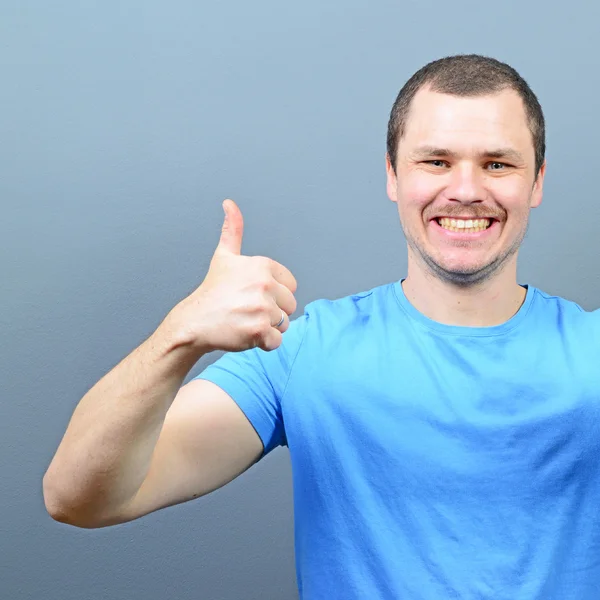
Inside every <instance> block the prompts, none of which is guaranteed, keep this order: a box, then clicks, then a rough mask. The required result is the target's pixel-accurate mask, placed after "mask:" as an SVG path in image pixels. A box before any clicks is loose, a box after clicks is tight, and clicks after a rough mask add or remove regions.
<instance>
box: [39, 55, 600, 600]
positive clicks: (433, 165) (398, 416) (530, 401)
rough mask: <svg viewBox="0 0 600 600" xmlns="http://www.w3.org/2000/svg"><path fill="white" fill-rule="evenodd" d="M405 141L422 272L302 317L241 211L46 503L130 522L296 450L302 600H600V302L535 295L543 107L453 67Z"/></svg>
mask: <svg viewBox="0 0 600 600" xmlns="http://www.w3.org/2000/svg"><path fill="white" fill-rule="evenodd" d="M387 141H388V153H387V191H388V195H389V197H390V199H391V200H392V201H393V202H395V203H396V204H397V207H398V213H399V216H400V222H401V224H402V228H403V230H404V233H405V237H406V240H407V243H408V272H407V276H406V277H405V278H403V279H401V280H398V281H394V282H392V283H389V284H386V285H381V286H378V287H376V288H373V289H371V290H368V291H365V292H361V293H357V294H354V295H351V296H347V297H345V298H340V299H337V300H335V301H330V300H322V299H321V300H315V301H314V302H311V303H310V304H308V305H307V306H306V307H305V310H304V314H303V315H302V316H300V317H299V318H297V319H295V320H293V321H292V322H289V321H288V315H290V314H292V313H293V312H294V311H295V309H296V304H295V300H294V296H293V293H294V292H295V290H296V281H295V279H294V277H293V275H292V274H291V273H290V272H289V271H288V270H287V269H286V268H285V267H283V265H280V264H279V263H276V262H275V261H272V260H270V259H268V258H266V257H246V256H242V255H241V244H242V233H243V220H242V215H241V212H240V210H239V208H238V207H237V205H236V204H235V203H233V202H232V201H227V202H225V203H224V208H225V212H226V219H225V223H224V225H223V230H222V234H221V239H220V242H219V245H218V247H217V249H216V251H215V254H214V256H213V259H212V261H211V265H210V269H209V272H208V274H207V275H206V277H205V279H204V281H203V282H202V284H201V285H200V287H199V288H198V289H197V290H195V291H194V292H193V293H192V294H191V295H190V296H189V297H187V298H185V299H184V300H183V301H182V302H180V303H179V304H178V305H177V306H176V307H174V308H173V309H172V311H171V312H170V313H169V314H168V316H167V318H166V319H165V320H164V321H163V323H161V325H160V326H159V328H158V329H157V330H156V331H155V332H154V334H153V335H152V336H151V337H150V338H149V339H148V340H147V341H146V342H144V343H143V344H142V345H141V346H140V347H138V348H137V349H136V350H135V351H134V352H133V353H132V354H130V355H129V356H128V357H127V358H126V359H124V361H122V362H121V363H120V364H119V365H117V367H115V368H114V369H113V370H112V371H111V372H110V373H108V374H107V375H106V376H105V377H104V378H103V379H101V380H100V381H99V382H98V383H97V384H96V385H95V386H94V387H93V388H92V389H91V390H90V391H89V392H88V393H87V394H86V395H85V396H84V398H83V399H82V400H81V402H80V403H79V405H78V407H77V409H76V411H75V414H74V416H73V418H72V420H71V422H70V423H69V427H68V429H67V432H66V434H65V436H64V438H63V440H62V442H61V445H60V447H59V449H58V451H57V453H56V455H55V457H54V459H53V461H52V463H51V465H50V467H49V469H48V472H47V473H46V475H45V477H44V496H45V500H46V506H47V507H48V510H49V512H50V514H51V515H52V516H53V517H54V518H56V519H58V520H61V521H63V522H65V523H71V524H73V525H77V526H81V527H104V526H107V525H113V524H116V523H122V522H125V521H130V520H132V519H136V518H139V517H141V516H143V515H145V514H148V513H150V512H152V511H155V510H158V509H160V508H163V507H165V506H170V505H173V504H177V503H180V502H185V501H187V500H191V499H193V498H197V497H198V496H202V495H205V494H208V493H210V492H211V491H213V490H215V489H217V488H219V487H221V486H223V485H225V484H226V483H227V482H229V481H231V480H232V479H233V478H234V477H236V476H237V475H239V474H240V473H242V472H243V471H245V470H246V469H248V468H249V467H250V466H251V465H253V464H254V463H255V462H256V461H257V460H260V459H261V458H262V457H264V456H265V455H266V454H268V453H269V452H270V451H272V450H273V449H274V448H275V447H277V446H281V445H283V446H287V447H288V448H289V453H290V459H291V464H292V473H293V485H294V512H295V549H296V566H297V576H298V587H299V591H300V596H301V598H303V600H322V599H323V600H324V599H327V600H333V599H339V600H392V599H394V600H400V599H402V600H405V599H406V600H408V599H410V600H441V599H445V598H460V599H461V600H481V599H488V600H597V598H598V597H599V594H600V516H599V506H600V311H598V310H596V311H594V312H586V311H584V310H583V309H582V308H581V307H579V306H578V305H577V304H575V303H574V302H571V301H568V300H565V299H562V298H558V297H554V296H551V295H548V294H546V293H544V292H542V291H541V290H539V289H536V288H535V287H533V286H531V285H525V284H524V285H521V284H519V283H518V281H517V255H518V251H519V247H520V244H521V242H522V241H523V238H524V236H525V233H526V231H527V223H528V219H529V214H530V210H531V209H532V208H535V207H537V206H539V205H540V203H541V201H542V189H543V183H544V175H545V171H546V166H545V160H544V153H545V142H544V117H543V114H542V109H541V107H540V105H539V103H538V101H537V99H536V97H535V95H534V94H533V92H532V91H531V90H530V88H529V86H528V85H527V83H526V82H525V81H524V80H523V79H522V78H521V77H520V76H519V74H518V73H516V71H515V70H514V69H512V68H511V67H510V66H508V65H506V64H504V63H502V62H499V61H497V60H494V59H491V58H487V57H483V56H477V55H467V56H453V57H448V58H444V59H441V60H438V61H435V62H433V63H431V64H429V65H427V66H425V67H423V68H422V69H421V70H420V71H418V72H417V73H416V74H415V75H413V77H411V79H410V80H409V81H408V82H407V83H406V85H405V86H404V87H403V88H402V90H401V91H400V94H399V95H398V98H397V100H396V102H395V104H394V106H393V108H392V112H391V116H390V121H389V128H388V140H387ZM557 227H560V226H559V225H558V226H557ZM213 350H225V351H226V353H225V354H224V355H223V356H222V357H220V358H219V359H218V360H217V361H216V362H214V363H213V364H212V365H210V366H208V367H207V368H206V369H205V370H204V371H203V372H202V373H200V374H199V375H198V376H197V377H195V378H194V379H193V380H192V381H190V382H189V383H187V384H186V385H184V386H182V387H181V389H180V386H181V383H182V381H183V379H184V378H185V376H186V375H187V373H188V372H189V371H190V369H191V368H192V366H193V365H194V364H195V362H196V361H197V360H198V359H199V358H200V357H201V356H203V355H204V354H206V353H208V352H211V351H213ZM81 457H85V460H82V458H81ZM260 551H261V550H260V548H257V553H258V552H260ZM224 568H226V569H227V568H229V565H224Z"/></svg>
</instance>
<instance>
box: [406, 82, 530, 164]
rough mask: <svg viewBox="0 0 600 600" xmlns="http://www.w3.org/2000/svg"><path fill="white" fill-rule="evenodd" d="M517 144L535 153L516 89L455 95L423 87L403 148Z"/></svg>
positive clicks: (411, 114) (416, 100) (413, 103)
mask: <svg viewBox="0 0 600 600" xmlns="http://www.w3.org/2000/svg"><path fill="white" fill-rule="evenodd" d="M422 144H426V145H431V146H438V147H442V148H447V147H448V148H452V149H461V148H467V147H468V148H474V147H476V148H477V149H482V148H484V147H486V146H494V147H496V146H501V147H510V146H512V147H515V148H516V149H518V150H520V151H522V152H524V153H526V152H527V151H528V150H530V151H531V153H533V141H532V137H531V132H530V130H529V127H528V124H527V115H526V113H525V107H524V105H523V101H522V100H521V98H520V97H519V95H518V94H517V93H516V92H515V91H514V90H503V91H501V92H499V93H496V94H493V95H486V96H474V97H464V96H452V95H449V94H441V93H438V92H432V91H431V90H429V89H427V88H425V89H420V90H419V91H418V92H417V93H416V94H415V97H414V98H413V101H412V103H411V106H410V110H409V114H408V118H407V122H406V126H405V131H404V136H403V138H402V143H401V144H400V151H402V149H410V148H411V147H414V146H416V145H422Z"/></svg>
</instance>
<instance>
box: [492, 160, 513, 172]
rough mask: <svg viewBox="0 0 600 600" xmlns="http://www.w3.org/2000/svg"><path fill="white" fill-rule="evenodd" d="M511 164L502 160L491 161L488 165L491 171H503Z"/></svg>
mask: <svg viewBox="0 0 600 600" xmlns="http://www.w3.org/2000/svg"><path fill="white" fill-rule="evenodd" d="M509 166H510V165H507V164H506V163H501V162H496V161H494V162H491V163H488V167H490V170H491V171H503V170H504V169H505V168H506V167H509Z"/></svg>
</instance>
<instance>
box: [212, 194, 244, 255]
mask: <svg viewBox="0 0 600 600" xmlns="http://www.w3.org/2000/svg"><path fill="white" fill-rule="evenodd" d="M223 210H224V211H225V219H224V221H223V227H222V229H221V238H220V239H219V245H218V246H217V249H218V250H225V251H227V252H230V253H231V254H237V255H240V254H241V253H242V236H243V234H244V219H243V217H242V211H241V210H240V209H239V208H238V205H237V204H236V203H235V202H234V201H233V200H229V199H227V200H224V201H223Z"/></svg>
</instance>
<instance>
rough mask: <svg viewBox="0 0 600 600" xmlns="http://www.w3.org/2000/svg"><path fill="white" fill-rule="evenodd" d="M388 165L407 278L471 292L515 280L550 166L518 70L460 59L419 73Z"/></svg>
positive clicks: (393, 134) (404, 100)
mask: <svg viewBox="0 0 600 600" xmlns="http://www.w3.org/2000/svg"><path fill="white" fill-rule="evenodd" d="M386 162H387V190H388V196H389V197H390V199H391V200H392V201H393V202H396V203H397V206H398V212H399V215H400V221H401V224H402V228H403V230H404V234H405V236H406V240H407V242H408V249H409V272H410V269H411V268H420V269H424V270H425V271H427V272H428V273H429V274H432V275H434V276H435V277H437V278H440V279H442V280H445V281H447V282H450V283H453V284H456V285H461V286H466V285H474V284H480V283H482V282H485V281H486V280H489V279H490V278H492V277H494V276H496V275H498V274H499V273H501V272H503V271H504V270H505V269H507V268H513V269H514V270H515V271H516V257H517V253H518V249H519V247H520V245H521V242H522V241H523V239H524V237H525V234H526V232H527V224H528V221H529V212H530V209H531V208H535V207H537V206H539V204H540V203H541V201H542V187H543V180H544V175H545V170H546V164H545V124H544V116H543V113H542V109H541V106H540V104H539V102H538V100H537V98H536V96H535V94H534V93H533V92H532V91H531V89H530V88H529V86H528V85H527V83H526V82H525V81H524V80H523V79H522V78H521V76H520V75H519V74H518V73H517V72H516V71H515V70H514V69H513V68H512V67H510V66H508V65H507V64H505V63H501V62H499V61H497V60H495V59H492V58H487V57H483V56H478V55H460V56H452V57H447V58H443V59H440V60H437V61H434V62H432V63H430V64H428V65H426V66H425V67H423V68H422V69H420V70H419V71H418V72H417V73H415V74H414V75H413V76H412V77H411V78H410V79H409V80H408V82H407V83H406V84H405V85H404V87H403V88H402V90H401V91H400V93H399V94H398V97H397V98H396V101H395V103H394V106H393V107H392V111H391V115H390V120H389V124H388V138H387V156H386ZM450 219H454V221H452V220H450ZM479 219H485V220H484V221H479ZM469 220H471V221H474V220H477V222H475V223H473V222H471V223H469ZM465 225H466V227H461V226H465ZM469 225H470V226H471V227H469Z"/></svg>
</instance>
